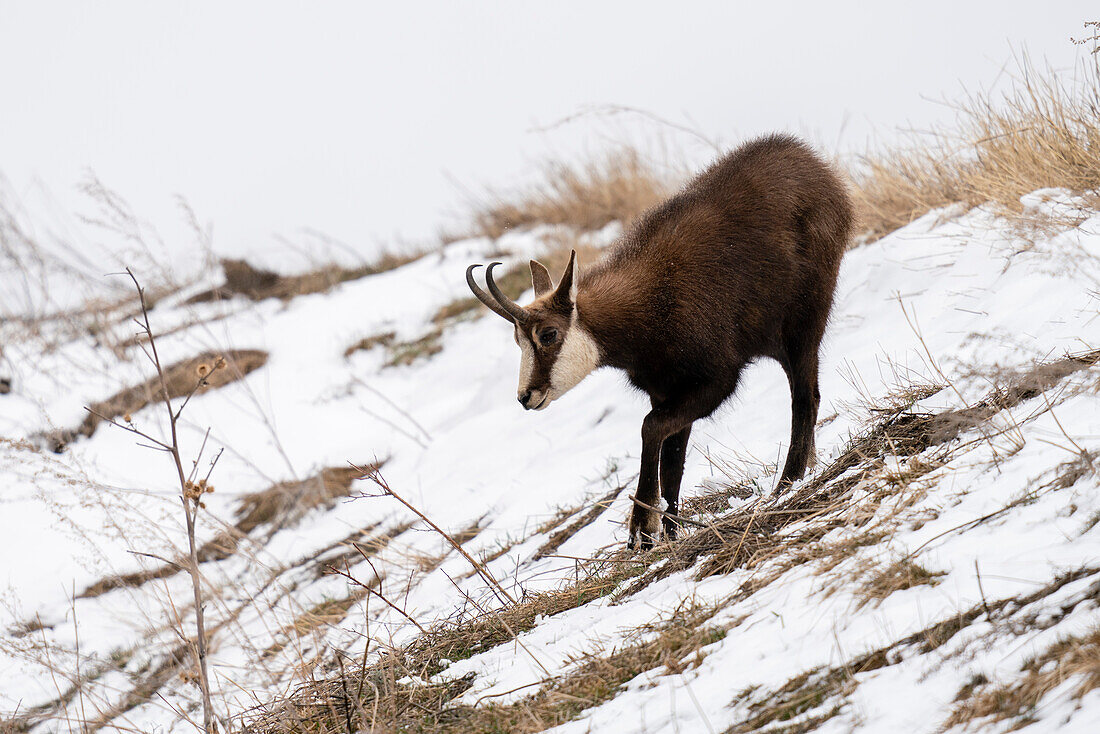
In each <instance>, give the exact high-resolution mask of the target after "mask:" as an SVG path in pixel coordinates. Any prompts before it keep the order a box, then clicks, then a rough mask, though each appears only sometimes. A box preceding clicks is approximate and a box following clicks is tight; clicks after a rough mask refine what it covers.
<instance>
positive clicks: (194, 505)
mask: <svg viewBox="0 0 1100 734" xmlns="http://www.w3.org/2000/svg"><path fill="white" fill-rule="evenodd" d="M126 274H127V275H129V276H130V280H132V281H133V282H134V287H135V288H136V289H137V292H138V298H139V299H140V300H141V318H142V321H141V327H142V329H143V330H144V331H145V334H146V336H147V337H148V338H149V349H150V354H149V358H150V360H151V361H152V363H153V366H154V367H155V368H156V370H157V377H158V378H159V380H160V386H161V399H162V400H163V401H164V407H165V409H166V410H167V412H168V427H169V431H170V433H171V442H170V443H167V444H165V443H163V442H161V441H157V440H156V439H153V438H152V437H147V438H149V439H150V440H152V441H154V442H155V443H157V444H160V445H162V446H165V449H166V450H167V451H168V453H169V454H170V455H171V456H172V461H173V463H174V464H175V466H176V474H177V476H178V478H179V484H180V502H181V503H182V504H183V515H184V520H185V523H186V531H187V547H188V548H187V549H188V554H189V563H188V568H187V572H188V574H189V575H190V576H191V590H192V593H193V595H194V602H195V628H196V630H195V631H196V633H197V636H196V641H195V652H196V657H197V658H198V661H197V662H198V669H199V670H198V673H199V687H200V689H201V691H202V726H203V731H204V732H207V734H212V733H213V732H215V731H217V729H216V724H215V722H214V710H213V707H212V705H211V703H210V678H209V675H208V673H207V665H206V656H207V649H206V623H205V619H204V615H203V600H202V585H201V577H200V575H199V557H198V548H197V546H196V544H195V514H196V512H197V511H198V499H197V498H196V499H191V498H189V497H188V492H187V483H188V480H187V473H185V472H184V470H183V462H182V461H181V460H180V450H179V434H178V430H177V425H176V424H177V421H178V420H179V417H180V412H181V411H182V410H183V406H182V405H181V406H180V410H179V411H173V410H172V399H171V397H170V393H169V391H168V383H167V381H166V380H165V377H164V369H163V368H162V367H161V363H160V355H159V354H158V353H157V343H156V339H155V338H154V337H153V329H152V327H151V326H150V325H149V309H148V306H147V305H146V302H145V289H144V288H142V287H141V284H140V283H138V279H137V277H136V276H135V275H134V274H133V272H132V271H131V270H130V269H129V268H126ZM201 383H202V378H200V380H199V384H201ZM197 389H198V384H197V385H196V387H195V390H197ZM195 390H192V391H191V394H192V395H193V394H194V392H195ZM190 397H191V396H190V395H188V396H187V400H190ZM187 400H185V401H184V405H186V404H187ZM216 461H217V459H215V462H216ZM195 464H196V465H197V464H198V457H196V459H195ZM211 471H213V465H211Z"/></svg>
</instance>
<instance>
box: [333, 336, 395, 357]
mask: <svg viewBox="0 0 1100 734" xmlns="http://www.w3.org/2000/svg"><path fill="white" fill-rule="evenodd" d="M396 340H397V332H395V331H386V332H383V333H381V334H375V335H374V336H366V337H363V338H362V339H360V340H359V341H357V342H355V343H354V344H352V345H351V346H350V347H348V348H347V349H345V350H344V356H345V357H350V356H351V355H353V354H355V353H356V352H367V351H370V350H371V349H374V348H375V347H388V346H390V345H391V344H393V343H394V342H395V341H396Z"/></svg>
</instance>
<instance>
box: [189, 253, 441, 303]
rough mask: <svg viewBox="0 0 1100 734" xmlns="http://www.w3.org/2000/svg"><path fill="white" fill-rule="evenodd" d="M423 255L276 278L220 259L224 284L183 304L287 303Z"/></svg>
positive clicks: (381, 258) (385, 258)
mask: <svg viewBox="0 0 1100 734" xmlns="http://www.w3.org/2000/svg"><path fill="white" fill-rule="evenodd" d="M424 254H425V253H424V252H422V251H417V252H410V253H403V254H398V253H392V252H387V253H383V254H382V255H381V256H379V257H378V258H376V259H375V260H374V261H373V262H371V263H368V264H366V265H360V266H358V267H354V268H346V267H342V266H339V265H325V266H322V267H319V268H317V269H316V270H311V271H309V272H307V273H299V274H298V275H279V274H278V273H274V272H272V271H270V270H264V269H263V268H257V267H255V266H254V265H250V264H249V263H248V262H246V261H244V260H231V259H224V260H222V261H221V266H222V271H223V272H224V274H225V283H224V284H223V285H220V286H217V287H215V288H211V289H209V290H205V291H203V292H201V293H198V294H196V295H194V296H192V297H191V298H189V299H188V300H187V303H203V302H206V301H216V300H219V299H222V298H230V297H232V296H244V297H245V298H248V299H251V300H253V301H262V300H264V299H265V298H279V299H281V300H284V301H287V300H290V299H291V298H295V297H297V296H305V295H309V294H311V293H322V292H324V291H327V290H330V289H331V288H333V287H334V286H337V285H339V284H341V283H346V282H348V281H350V280H358V279H359V278H365V277H366V276H368V275H377V274H378V273H384V272H386V271H388V270H393V269H395V268H399V267H401V266H402V265H407V264H409V263H411V262H413V261H415V260H419V259H420V258H421V257H423V256H424Z"/></svg>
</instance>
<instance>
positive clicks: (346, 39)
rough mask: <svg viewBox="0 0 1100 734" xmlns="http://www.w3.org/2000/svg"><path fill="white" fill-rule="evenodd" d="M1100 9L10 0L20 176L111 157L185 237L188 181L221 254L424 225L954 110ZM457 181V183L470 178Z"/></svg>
mask: <svg viewBox="0 0 1100 734" xmlns="http://www.w3.org/2000/svg"><path fill="white" fill-rule="evenodd" d="M1090 19H1092V20H1095V19H1100V13H1098V12H1097V10H1096V7H1095V3H1086V2H1057V3H1055V2H1051V3H1046V4H1044V6H1043V7H1040V4H1039V3H1036V2H1034V0H1023V1H1016V0H1006V1H1001V2H987V3H976V2H959V1H958V0H956V1H955V2H921V3H914V2H905V3H893V2H891V3H887V2H878V3H857V2H835V1H834V2H812V3H810V2H808V3H785V2H770V3H715V2H711V3H704V2H676V3H664V4H657V3H651V2H636V1H635V2H615V3H611V2H607V3H595V2H553V3H547V2H540V3H518V2H492V3H486V2H481V3H466V2H446V1H445V0H435V1H434V2H409V3H394V2H389V3H358V2H357V3H341V2H323V3H322V2H301V3H290V2H271V1H265V2H254V3H243V2H218V3H213V2H187V3H184V2H156V3H154V2H147V1H137V2H96V3H88V2H38V1H34V0H26V1H25V2H19V3H16V2H12V1H11V0H0V100H3V108H2V110H0V173H2V174H3V175H4V176H6V177H7V179H8V180H9V181H10V183H11V185H12V186H13V187H14V189H15V191H16V192H17V193H18V195H19V196H21V197H23V198H24V199H26V200H27V201H28V202H29V201H31V200H33V199H36V198H39V197H40V196H41V192H42V191H43V190H45V191H48V192H50V194H51V195H52V196H53V197H55V198H56V199H57V200H58V201H59V202H60V203H61V205H62V207H63V208H65V209H79V207H80V198H79V196H78V195H77V193H76V187H77V184H78V183H79V182H80V181H81V180H83V179H84V177H85V176H86V175H87V172H88V171H94V172H95V174H96V175H98V176H99V178H100V179H101V180H103V181H104V182H105V183H106V184H107V185H108V186H109V187H111V188H113V189H115V190H116V191H118V192H119V193H120V194H121V195H122V196H123V197H124V198H125V199H127V200H128V201H129V202H130V203H131V205H132V206H133V208H134V209H135V210H136V211H138V212H139V213H140V214H141V215H142V216H144V217H146V218H148V219H150V220H151V221H153V222H154V223H155V224H156V225H157V226H158V227H159V228H161V229H163V230H165V231H167V232H168V234H169V236H170V237H171V236H172V232H173V229H172V224H171V223H172V222H178V220H179V217H178V211H177V209H176V204H175V200H174V198H173V196H174V195H175V194H181V195H183V196H184V197H186V198H187V200H188V201H189V202H190V203H191V204H192V205H193V207H194V209H195V210H196V211H197V213H198V215H199V217H200V218H201V219H202V220H203V221H204V222H212V223H213V228H214V240H215V246H216V247H217V248H218V249H219V250H221V251H225V252H249V251H253V252H255V251H262V250H263V249H264V248H267V247H270V246H271V243H272V240H273V235H275V234H281V235H284V236H287V237H290V238H291V239H295V238H300V237H302V234H301V233H302V232H303V229H304V228H314V229H317V230H321V231H323V232H325V233H327V234H329V235H331V236H333V237H335V238H338V239H340V240H342V241H345V242H347V243H350V244H351V245H352V246H353V247H355V248H356V249H360V250H363V251H369V250H371V249H373V248H375V247H376V246H378V245H379V244H380V243H382V244H384V243H387V242H392V241H394V240H395V239H396V238H402V239H405V240H413V241H416V240H420V239H425V238H429V237H430V236H431V235H433V234H434V233H435V232H436V231H437V230H438V229H439V228H440V227H441V225H443V224H445V223H446V222H447V221H448V217H449V216H450V217H451V218H452V220H451V221H453V217H454V215H455V214H456V213H461V211H462V210H463V207H462V201H463V196H462V193H461V191H460V186H465V187H468V188H470V189H473V190H480V189H481V187H483V186H485V185H493V186H496V187H507V186H508V185H509V184H511V183H514V182H517V181H522V180H523V179H524V177H529V176H530V175H531V174H532V171H533V169H534V164H535V163H536V162H538V161H540V160H543V159H545V158H547V157H550V156H556V157H570V156H574V155H578V154H581V153H584V152H593V151H599V150H602V149H604V148H606V147H607V146H608V145H609V141H613V140H615V139H621V138H623V137H631V138H633V139H635V140H643V141H646V140H650V139H653V138H656V137H660V136H661V135H664V136H665V138H666V141H665V142H667V143H669V144H671V145H672V146H673V147H679V148H684V149H685V152H686V154H687V155H688V156H689V157H693V158H694V159H697V160H703V159H705V158H706V156H707V155H708V153H707V151H706V149H705V148H703V147H702V146H701V145H700V144H699V143H698V142H697V141H693V140H692V139H691V138H690V137H687V136H683V135H679V136H677V135H671V136H670V135H669V133H668V130H667V129H663V128H661V127H660V126H656V125H654V124H653V123H647V122H644V121H642V120H640V119H638V118H632V119H630V120H624V119H623V118H622V117H620V118H617V119H616V120H615V121H608V120H607V119H606V118H600V117H598V116H592V115H588V116H582V117H581V118H580V119H578V120H576V121H574V122H572V123H570V124H568V125H564V126H559V127H556V128H554V129H553V130H552V131H550V132H538V131H536V130H534V128H537V127H540V126H546V125H550V124H552V123H554V122H555V121H558V120H560V119H562V118H565V117H567V116H570V115H573V114H575V113H577V112H579V111H581V110H583V109H585V108H586V107H589V106H592V105H609V104H610V105H626V106H630V107H636V108H641V109H644V110H647V111H649V112H651V113H653V114H654V115H658V116H660V117H662V118H666V119H668V120H671V121H674V122H676V123H678V124H683V125H690V126H692V127H694V128H696V129H698V130H699V131H700V132H702V133H703V134H704V135H706V136H708V137H710V138H714V139H719V140H721V141H724V142H727V143H735V142H737V141H738V140H739V139H741V138H743V137H746V136H751V135H754V134H757V133H761V132H766V131H770V130H773V129H787V130H792V131H795V132H800V133H803V134H806V135H808V136H809V137H811V138H812V139H813V140H814V141H815V142H816V143H818V144H819V145H821V146H823V147H825V148H828V149H838V148H839V149H843V150H860V149H863V148H864V146H865V145H866V144H867V142H868V140H869V139H870V138H871V136H872V135H874V136H876V138H877V139H884V138H887V139H888V138H889V137H890V136H891V135H892V134H893V131H894V130H895V129H896V128H898V127H899V126H905V125H907V124H908V125H914V126H918V127H920V126H926V125H927V124H929V123H930V122H933V121H936V120H946V119H950V117H951V113H950V111H949V110H948V109H946V108H945V107H943V106H942V105H939V104H937V103H935V102H934V101H930V100H937V99H942V98H944V97H947V98H956V97H958V96H959V93H960V92H961V90H962V88H963V86H964V85H965V86H967V87H970V88H977V87H984V86H989V85H990V84H992V83H994V82H995V80H996V79H997V77H998V73H999V71H1000V70H1001V69H1002V67H1005V66H1006V63H1007V65H1008V68H1010V69H1011V68H1012V65H1011V63H1010V61H1011V58H1012V53H1013V49H1016V50H1020V49H1025V48H1026V50H1028V51H1029V52H1030V53H1031V55H1032V56H1033V57H1035V58H1037V59H1039V60H1042V59H1043V58H1046V59H1047V60H1048V61H1049V62H1050V63H1051V64H1053V65H1055V66H1057V67H1069V66H1071V65H1072V64H1073V61H1074V59H1075V58H1076V57H1077V56H1078V55H1080V54H1081V51H1080V50H1079V49H1077V48H1075V47H1074V46H1073V45H1072V44H1071V43H1070V41H1069V37H1070V36H1071V35H1073V36H1079V35H1080V34H1081V31H1082V28H1081V23H1082V21H1084V20H1090ZM456 182H457V184H458V185H456Z"/></svg>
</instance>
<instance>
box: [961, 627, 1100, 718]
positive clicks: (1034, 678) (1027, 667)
mask: <svg viewBox="0 0 1100 734" xmlns="http://www.w3.org/2000/svg"><path fill="white" fill-rule="evenodd" d="M1022 673H1023V675H1022V676H1021V677H1020V678H1018V679H1017V680H1015V681H1012V682H1006V683H1000V684H993V683H989V682H988V681H984V680H983V681H982V682H979V683H975V684H973V685H968V686H967V687H964V690H960V692H959V695H958V696H957V697H956V704H955V706H954V707H953V708H952V710H951V714H950V716H949V717H948V718H947V721H946V722H944V728H945V729H946V728H951V727H955V726H963V725H969V724H974V723H976V722H978V721H979V720H982V721H983V723H984V724H985V725H988V724H990V723H993V722H997V721H1004V720H1006V719H1018V720H1019V721H1018V722H1017V723H1019V724H1024V723H1029V722H1030V721H1032V720H1034V715H1035V712H1036V711H1037V709H1038V706H1039V703H1040V702H1041V701H1042V700H1043V697H1044V696H1046V694H1048V693H1050V692H1051V691H1053V690H1054V689H1055V688H1058V687H1059V686H1061V685H1062V684H1064V683H1066V682H1067V681H1070V680H1074V681H1076V684H1075V685H1074V686H1073V688H1072V690H1071V691H1070V696H1071V697H1072V698H1074V699H1080V698H1082V697H1083V696H1084V695H1085V694H1086V693H1088V692H1089V691H1092V690H1094V689H1096V688H1100V630H1095V629H1094V630H1093V631H1091V632H1088V633H1086V634H1083V635H1079V636H1076V637H1070V638H1067V639H1064V640H1061V641H1059V642H1057V643H1055V644H1054V645H1052V646H1051V647H1050V648H1048V649H1047V650H1046V651H1045V652H1043V653H1042V654H1041V655H1039V656H1038V657H1036V658H1034V659H1032V660H1028V661H1027V662H1026V663H1025V664H1024V666H1023V670H1022Z"/></svg>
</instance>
